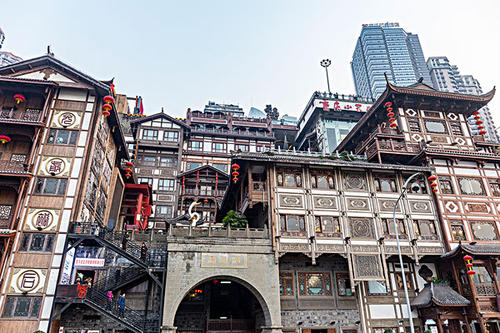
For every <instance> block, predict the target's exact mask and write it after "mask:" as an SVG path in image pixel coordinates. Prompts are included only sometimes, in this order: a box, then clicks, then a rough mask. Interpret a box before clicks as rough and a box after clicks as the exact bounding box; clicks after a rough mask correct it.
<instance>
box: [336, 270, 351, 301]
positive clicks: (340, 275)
mask: <svg viewBox="0 0 500 333" xmlns="http://www.w3.org/2000/svg"><path fill="white" fill-rule="evenodd" d="M340 280H345V281H347V282H349V285H351V278H350V276H349V272H335V287H336V289H337V290H336V293H337V296H338V297H342V298H343V297H353V296H354V293H353V289H354V288H353V286H350V288H349V289H350V290H351V295H347V288H345V289H346V293H345V295H341V294H340V287H339V281H340Z"/></svg>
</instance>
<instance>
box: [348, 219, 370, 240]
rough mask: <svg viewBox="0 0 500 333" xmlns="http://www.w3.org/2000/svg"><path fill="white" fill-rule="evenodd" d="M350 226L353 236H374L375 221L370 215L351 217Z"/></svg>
mask: <svg viewBox="0 0 500 333" xmlns="http://www.w3.org/2000/svg"><path fill="white" fill-rule="evenodd" d="M349 228H350V230H351V236H352V237H353V238H374V237H375V232H374V230H373V229H374V228H373V221H372V219H371V218H368V217H365V218H363V217H352V218H350V219H349Z"/></svg>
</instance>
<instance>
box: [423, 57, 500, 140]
mask: <svg viewBox="0 0 500 333" xmlns="http://www.w3.org/2000/svg"><path fill="white" fill-rule="evenodd" d="M427 68H428V69H429V74H430V76H431V80H432V84H433V86H434V88H435V89H438V90H440V91H445V92H455V93H460V94H469V95H482V94H483V89H482V88H481V85H480V84H479V81H478V80H476V79H475V78H474V77H473V76H472V75H460V71H459V70H458V67H457V66H456V65H452V64H450V61H449V60H448V58H447V57H444V56H439V57H429V58H428V59H427ZM479 116H480V117H481V121H482V122H483V123H482V126H484V130H485V131H486V134H485V135H484V136H485V138H486V140H487V141H495V142H497V141H500V139H499V137H498V134H497V132H496V129H495V124H494V122H493V118H492V117H491V112H490V110H489V108H488V107H487V106H485V107H483V108H481V109H480V110H479ZM476 122H477V121H476V119H474V117H470V118H469V125H470V127H471V130H472V133H473V134H474V135H479V131H480V129H479V128H478V126H479V125H477V124H476Z"/></svg>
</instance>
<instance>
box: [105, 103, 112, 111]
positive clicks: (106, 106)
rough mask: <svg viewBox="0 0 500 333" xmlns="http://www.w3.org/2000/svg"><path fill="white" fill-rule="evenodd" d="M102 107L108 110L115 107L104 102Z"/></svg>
mask: <svg viewBox="0 0 500 333" xmlns="http://www.w3.org/2000/svg"><path fill="white" fill-rule="evenodd" d="M102 109H103V110H106V111H111V109H113V107H112V106H111V104H104V105H103V106H102Z"/></svg>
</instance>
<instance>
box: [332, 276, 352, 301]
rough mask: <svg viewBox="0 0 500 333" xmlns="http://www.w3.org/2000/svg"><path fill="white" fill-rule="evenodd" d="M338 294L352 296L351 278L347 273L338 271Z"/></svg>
mask: <svg viewBox="0 0 500 333" xmlns="http://www.w3.org/2000/svg"><path fill="white" fill-rule="evenodd" d="M336 279H337V294H338V295H339V296H352V288H351V280H350V279H349V274H347V273H337V275H336Z"/></svg>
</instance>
